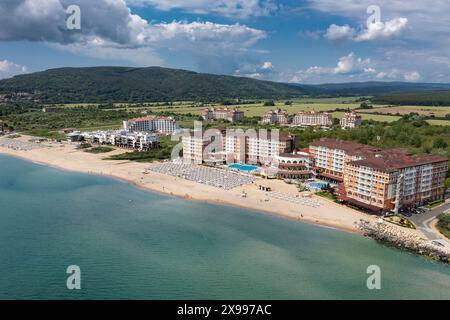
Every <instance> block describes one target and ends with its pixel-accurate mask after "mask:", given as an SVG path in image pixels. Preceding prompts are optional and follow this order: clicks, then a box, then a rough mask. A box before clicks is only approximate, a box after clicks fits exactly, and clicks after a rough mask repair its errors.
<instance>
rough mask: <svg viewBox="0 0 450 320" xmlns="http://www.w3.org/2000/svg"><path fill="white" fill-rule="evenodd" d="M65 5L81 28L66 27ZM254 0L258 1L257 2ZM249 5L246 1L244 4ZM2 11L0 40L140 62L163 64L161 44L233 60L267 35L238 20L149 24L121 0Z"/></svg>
mask: <svg viewBox="0 0 450 320" xmlns="http://www.w3.org/2000/svg"><path fill="white" fill-rule="evenodd" d="M163 2H164V1H162V2H160V3H161V5H163ZM175 2H176V1H175ZM175 2H174V5H175V4H176V3H175ZM200 2H202V1H199V2H198V3H200ZM168 3H169V2H166V4H168ZM178 3H181V2H178ZM192 3H193V2H192V1H191V4H192ZM250 3H252V1H250ZM69 4H76V5H79V6H80V8H81V15H82V19H81V22H82V23H81V30H79V31H71V30H67V28H66V26H65V23H66V11H65V8H66V7H67V6H68V5H69ZM253 4H254V5H256V4H258V5H261V3H260V2H259V1H256V2H255V1H253ZM235 5H236V8H239V6H240V2H239V1H235ZM248 5H249V4H244V6H245V8H249V7H248ZM225 8H231V7H229V6H226V7H225ZM0 16H1V17H2V19H0V41H21V40H22V41H23V40H25V41H39V42H46V43H49V44H51V45H53V46H56V47H58V48H62V49H66V50H71V51H73V52H76V53H79V54H84V55H87V56H93V57H98V58H102V59H107V60H111V59H115V60H126V61H131V62H133V63H134V64H138V65H143V64H147V63H152V64H163V63H164V61H163V59H162V58H161V57H160V56H159V54H158V51H159V50H162V49H166V50H167V49H168V50H172V51H180V52H181V51H182V52H183V53H189V54H190V55H191V56H192V57H194V59H197V60H203V59H208V58H209V59H212V58H211V57H214V56H216V55H219V54H221V55H226V56H228V59H232V58H233V57H235V60H236V57H237V56H239V58H240V59H242V58H243V55H244V54H249V52H250V51H251V49H252V46H254V45H255V44H256V43H257V42H258V41H259V40H260V39H263V38H265V37H266V33H265V32H264V31H262V30H258V29H254V28H249V27H247V26H245V25H242V24H238V23H236V24H230V25H229V24H217V23H212V22H200V21H195V22H187V21H172V22H170V23H164V22H161V23H149V22H148V21H147V20H145V19H143V18H141V17H140V16H139V15H136V14H132V13H131V11H130V8H128V7H127V4H126V2H125V1H124V0H97V1H96V2H95V5H92V1H91V0H14V1H2V2H0ZM224 60H226V59H224Z"/></svg>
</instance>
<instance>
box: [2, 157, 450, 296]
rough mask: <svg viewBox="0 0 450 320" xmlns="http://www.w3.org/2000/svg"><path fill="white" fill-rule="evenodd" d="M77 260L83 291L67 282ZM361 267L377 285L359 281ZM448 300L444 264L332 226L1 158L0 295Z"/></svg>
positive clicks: (449, 275) (448, 274)
mask: <svg viewBox="0 0 450 320" xmlns="http://www.w3.org/2000/svg"><path fill="white" fill-rule="evenodd" d="M69 265H78V266H80V268H81V273H82V277H81V279H82V281H81V284H82V289H81V290H80V291H70V290H68V289H67V287H66V279H67V276H68V275H67V274H66V268H67V267H68V266H69ZM369 265H378V266H380V268H381V272H382V277H381V284H382V289H381V290H376V291H371V290H368V289H367V287H366V279H367V276H368V275H367V274H366V269H367V267H368V266H369ZM12 298H19V299H25V298H27V299H58V298H63V299H85V298H89V299H92V298H98V299H181V298H182V299H313V298H314V299H316V298H318V299H343V298H349V299H391V298H401V299H412V298H418V299H425V298H444V299H450V268H449V267H448V266H446V265H444V264H440V263H435V262H431V261H428V260H426V259H423V258H421V257H417V256H414V255H411V254H408V253H404V252H400V251H397V250H395V249H391V248H388V247H385V246H382V245H379V244H377V243H376V242H374V241H372V240H369V239H365V238H362V237H360V236H357V235H352V234H348V233H344V232H340V231H336V230H331V229H326V228H321V227H316V226H311V225H304V224H300V223H298V222H295V221H291V220H287V219H282V218H278V217H274V216H270V215H264V214H261V213H256V212H252V211H248V210H243V209H238V208H230V207H224V206H216V205H208V204H202V203H197V202H189V201H185V200H181V199H177V198H172V197H167V196H162V195H159V194H155V193H149V192H146V191H143V190H140V189H137V188H135V187H133V186H130V185H128V184H125V183H122V182H119V181H116V180H113V179H109V178H104V177H97V176H90V175H84V174H77V173H71V172H65V171H60V170H56V169H52V168H48V167H45V166H40V165H35V164H32V163H28V162H24V161H22V160H18V159H15V158H11V157H6V156H0V299H12Z"/></svg>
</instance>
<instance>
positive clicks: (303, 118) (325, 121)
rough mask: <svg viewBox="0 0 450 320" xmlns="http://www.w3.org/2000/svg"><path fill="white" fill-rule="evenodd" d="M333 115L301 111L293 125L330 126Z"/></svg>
mask: <svg viewBox="0 0 450 320" xmlns="http://www.w3.org/2000/svg"><path fill="white" fill-rule="evenodd" d="M331 125H333V117H332V116H331V114H329V113H324V112H314V111H312V112H299V113H297V114H296V115H295V117H294V119H293V121H292V126H298V127H330V126H331Z"/></svg>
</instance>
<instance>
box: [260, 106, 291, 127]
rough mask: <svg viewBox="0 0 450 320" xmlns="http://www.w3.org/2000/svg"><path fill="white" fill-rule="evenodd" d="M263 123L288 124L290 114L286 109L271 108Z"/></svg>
mask: <svg viewBox="0 0 450 320" xmlns="http://www.w3.org/2000/svg"><path fill="white" fill-rule="evenodd" d="M261 123H263V124H288V123H289V115H288V113H287V111H286V110H281V109H277V110H275V111H273V110H271V111H269V112H267V113H266V114H265V115H264V116H263V118H262V121H261Z"/></svg>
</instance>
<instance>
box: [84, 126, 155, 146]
mask: <svg viewBox="0 0 450 320" xmlns="http://www.w3.org/2000/svg"><path fill="white" fill-rule="evenodd" d="M82 136H83V137H84V138H85V140H87V141H88V142H90V143H92V144H102V145H112V146H117V147H121V148H127V149H136V150H139V151H146V150H150V149H155V148H158V147H159V137H158V135H157V134H154V133H147V132H128V131H124V130H118V131H96V132H87V133H83V134H82Z"/></svg>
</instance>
